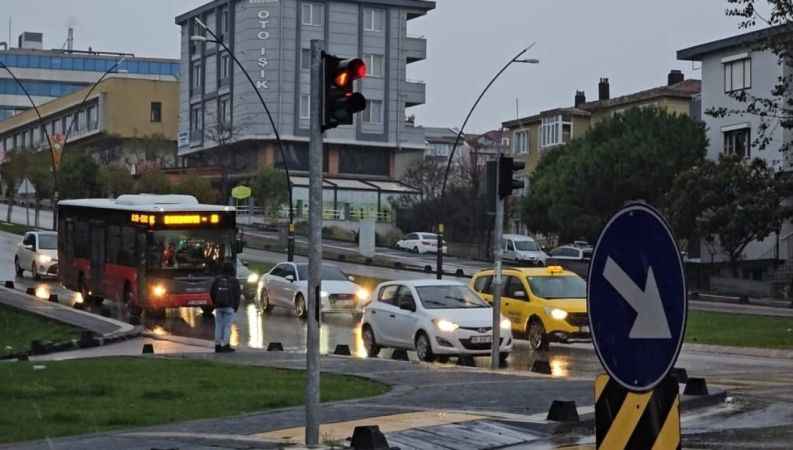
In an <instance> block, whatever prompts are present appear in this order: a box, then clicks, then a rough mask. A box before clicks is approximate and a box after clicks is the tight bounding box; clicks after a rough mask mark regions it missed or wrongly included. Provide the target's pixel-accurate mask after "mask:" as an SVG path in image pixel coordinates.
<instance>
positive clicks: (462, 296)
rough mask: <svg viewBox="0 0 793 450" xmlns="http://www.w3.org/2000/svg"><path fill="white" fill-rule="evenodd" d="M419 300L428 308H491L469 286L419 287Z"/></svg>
mask: <svg viewBox="0 0 793 450" xmlns="http://www.w3.org/2000/svg"><path fill="white" fill-rule="evenodd" d="M416 291H417V292H418V293H419V300H421V304H422V305H424V307H425V308H427V309H467V308H489V307H490V306H489V305H488V304H487V303H485V302H484V301H483V300H482V299H481V298H480V297H479V295H477V294H476V292H474V291H472V290H471V289H470V288H469V287H468V286H422V287H417V288H416Z"/></svg>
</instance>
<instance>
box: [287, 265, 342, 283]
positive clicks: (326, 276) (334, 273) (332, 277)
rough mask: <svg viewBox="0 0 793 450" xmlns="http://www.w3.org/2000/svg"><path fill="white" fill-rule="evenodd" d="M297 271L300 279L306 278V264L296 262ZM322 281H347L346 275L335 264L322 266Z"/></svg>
mask: <svg viewBox="0 0 793 450" xmlns="http://www.w3.org/2000/svg"><path fill="white" fill-rule="evenodd" d="M297 273H298V275H299V276H300V279H301V280H308V264H298V265H297ZM322 281H347V275H345V274H344V272H342V271H341V269H339V268H338V267H336V266H326V265H323V266H322Z"/></svg>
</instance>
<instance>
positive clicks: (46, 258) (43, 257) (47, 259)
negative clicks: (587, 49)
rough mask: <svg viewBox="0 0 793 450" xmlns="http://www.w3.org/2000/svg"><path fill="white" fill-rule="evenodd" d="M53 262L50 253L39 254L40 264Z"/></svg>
mask: <svg viewBox="0 0 793 450" xmlns="http://www.w3.org/2000/svg"><path fill="white" fill-rule="evenodd" d="M51 262H52V256H50V255H39V264H49V263H51Z"/></svg>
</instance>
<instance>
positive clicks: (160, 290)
mask: <svg viewBox="0 0 793 450" xmlns="http://www.w3.org/2000/svg"><path fill="white" fill-rule="evenodd" d="M166 292H167V291H166V290H165V286H163V285H161V284H157V285H154V287H152V288H151V293H152V295H154V296H155V297H163V296H165V293H166Z"/></svg>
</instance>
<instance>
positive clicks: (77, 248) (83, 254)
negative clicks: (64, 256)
mask: <svg viewBox="0 0 793 450" xmlns="http://www.w3.org/2000/svg"><path fill="white" fill-rule="evenodd" d="M75 228H76V236H75V237H74V256H75V258H89V257H90V256H91V233H90V227H89V226H88V222H83V221H79V222H77V226H76V227H75Z"/></svg>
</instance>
